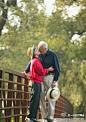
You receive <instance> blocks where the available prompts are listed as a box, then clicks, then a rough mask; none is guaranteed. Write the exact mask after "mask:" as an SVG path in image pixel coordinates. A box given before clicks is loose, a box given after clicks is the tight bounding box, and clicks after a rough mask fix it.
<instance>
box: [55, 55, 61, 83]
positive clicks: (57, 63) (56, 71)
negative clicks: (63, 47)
mask: <svg viewBox="0 0 86 122" xmlns="http://www.w3.org/2000/svg"><path fill="white" fill-rule="evenodd" d="M54 68H55V69H54V70H55V75H54V79H53V80H54V81H57V80H58V78H59V76H60V67H59V60H58V58H57V55H56V54H55V55H54Z"/></svg>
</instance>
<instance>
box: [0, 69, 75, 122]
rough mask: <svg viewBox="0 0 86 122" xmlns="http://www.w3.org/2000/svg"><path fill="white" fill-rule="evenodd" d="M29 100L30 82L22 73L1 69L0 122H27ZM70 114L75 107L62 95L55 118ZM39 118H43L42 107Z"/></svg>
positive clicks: (57, 102) (56, 108)
mask: <svg viewBox="0 0 86 122" xmlns="http://www.w3.org/2000/svg"><path fill="white" fill-rule="evenodd" d="M29 100H30V85H29V80H28V79H27V78H25V77H24V76H23V75H22V73H19V72H16V71H12V70H9V69H5V68H3V67H0V122H25V117H26V115H27V110H28V103H29ZM46 104H47V101H46ZM68 114H71V115H72V114H73V106H72V105H71V104H70V102H69V101H68V100H67V99H66V98H65V97H63V96H62V95H60V98H59V99H58V101H56V106H55V115H54V117H55V118H62V117H67V115H68ZM38 118H41V110H40V107H39V110H38Z"/></svg>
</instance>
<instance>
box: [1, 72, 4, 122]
mask: <svg viewBox="0 0 86 122" xmlns="http://www.w3.org/2000/svg"><path fill="white" fill-rule="evenodd" d="M3 72H4V71H3V70H0V88H3ZM0 98H1V100H0V108H1V109H0V117H1V119H0V122H5V119H2V117H3V116H4V113H2V106H3V101H2V98H3V91H2V90H0Z"/></svg>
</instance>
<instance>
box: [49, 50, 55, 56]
mask: <svg viewBox="0 0 86 122" xmlns="http://www.w3.org/2000/svg"><path fill="white" fill-rule="evenodd" d="M48 51H49V53H50V54H53V55H56V53H55V52H54V51H52V50H50V49H49V50H48Z"/></svg>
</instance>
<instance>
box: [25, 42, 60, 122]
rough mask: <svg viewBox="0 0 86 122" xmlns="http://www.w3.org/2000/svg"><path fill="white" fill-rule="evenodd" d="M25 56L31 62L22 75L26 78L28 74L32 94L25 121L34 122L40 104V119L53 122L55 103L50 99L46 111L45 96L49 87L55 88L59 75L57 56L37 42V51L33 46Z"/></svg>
mask: <svg viewBox="0 0 86 122" xmlns="http://www.w3.org/2000/svg"><path fill="white" fill-rule="evenodd" d="M27 55H28V56H29V57H31V61H30V63H29V64H28V66H27V67H26V69H25V71H24V72H23V74H24V75H25V76H27V73H29V78H30V81H31V82H32V90H33V91H34V92H33V94H31V99H30V102H29V114H28V115H27V116H26V120H27V121H29V122H34V121H36V119H37V111H38V107H39V102H40V104H41V112H42V118H43V119H44V120H46V121H48V122H53V117H54V110H55V101H52V100H51V99H52V97H51V98H50V101H48V111H47V110H46V100H45V96H46V93H47V91H48V89H49V88H50V87H56V86H57V80H58V78H59V75H60V68H59V61H58V58H57V55H56V53H55V52H53V51H51V50H49V49H48V44H47V43H46V42H44V41H40V42H39V44H38V49H37V48H35V47H34V46H33V47H29V48H28V51H27ZM53 94H54V92H53ZM48 97H49V96H48Z"/></svg>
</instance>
